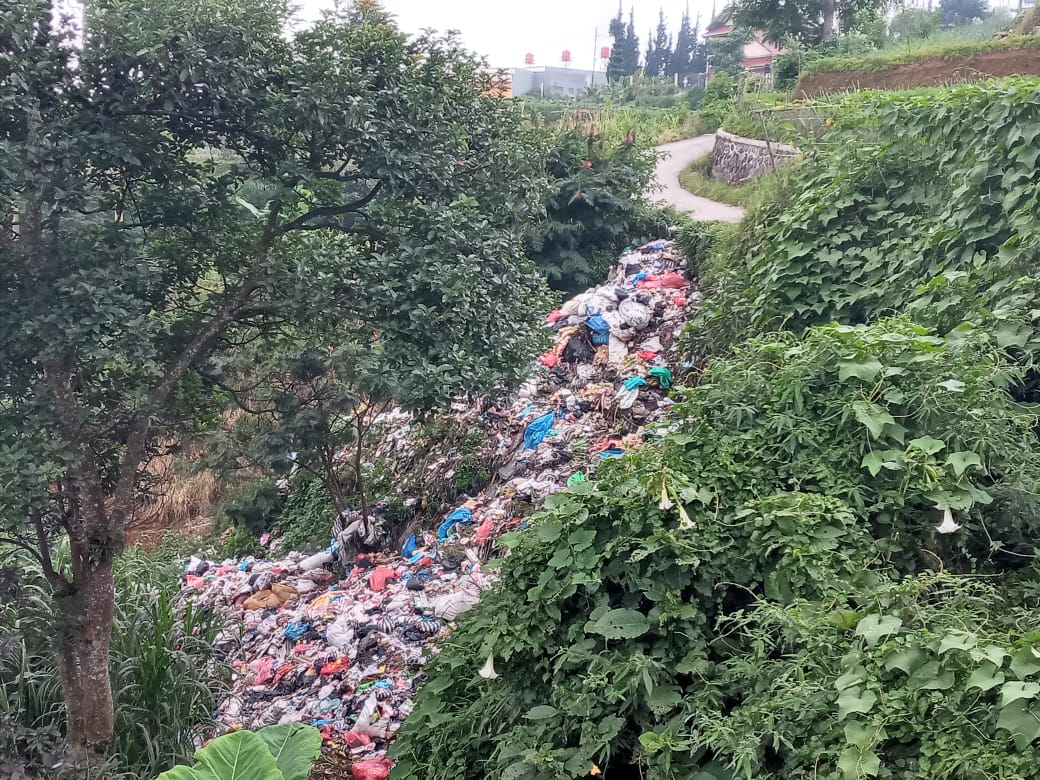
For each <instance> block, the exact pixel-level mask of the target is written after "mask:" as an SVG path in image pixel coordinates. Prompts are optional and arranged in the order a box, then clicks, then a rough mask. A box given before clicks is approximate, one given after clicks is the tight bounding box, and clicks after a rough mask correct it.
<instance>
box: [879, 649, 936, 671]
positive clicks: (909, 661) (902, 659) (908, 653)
mask: <svg viewBox="0 0 1040 780" xmlns="http://www.w3.org/2000/svg"><path fill="white" fill-rule="evenodd" d="M926 658H927V656H925V654H924V651H923V650H922V649H921V648H920V647H917V646H916V645H912V646H910V647H904V648H902V649H900V650H896V651H895V652H894V653H892V654H891V655H890V656H889V657H888V658H887V659H885V668H886V669H889V670H891V669H899V670H900V671H902V672H904V673H905V674H907V675H910V674H913V673H914V671H915V670H916V669H917V668H918V667H920V666H921V665H922V664H923V663H924V662H925V660H926Z"/></svg>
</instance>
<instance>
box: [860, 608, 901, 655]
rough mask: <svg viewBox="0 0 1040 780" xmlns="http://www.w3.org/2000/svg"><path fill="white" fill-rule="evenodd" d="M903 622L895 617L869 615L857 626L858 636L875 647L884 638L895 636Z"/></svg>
mask: <svg viewBox="0 0 1040 780" xmlns="http://www.w3.org/2000/svg"><path fill="white" fill-rule="evenodd" d="M902 625H903V621H902V620H900V619H899V618H897V617H895V616H894V615H867V616H866V617H865V618H863V619H862V620H861V621H859V624H858V625H857V626H856V636H861V637H863V638H864V639H865V640H866V641H867V644H868V645H870V646H871V647H873V646H874V645H876V644H877V643H878V642H879V641H880V640H881V637H883V636H888V635H889V634H894V633H895V632H896V631H898V630H899V628H900V627H901V626H902Z"/></svg>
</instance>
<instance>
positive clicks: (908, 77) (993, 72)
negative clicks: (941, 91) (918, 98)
mask: <svg viewBox="0 0 1040 780" xmlns="http://www.w3.org/2000/svg"><path fill="white" fill-rule="evenodd" d="M1002 76H1040V49H1014V50H1011V51H991V52H984V53H982V54H966V55H963V56H960V57H950V58H948V59H935V60H920V61H918V62H912V63H909V64H907V65H894V66H892V67H890V68H883V69H880V70H831V71H820V72H818V73H810V74H808V75H807V76H803V77H802V78H801V79H800V80H799V81H798V86H797V88H796V89H795V98H796V99H802V98H812V97H816V96H817V95H827V94H831V93H834V92H851V91H854V90H861V89H914V88H916V87H937V86H942V85H944V84H963V83H966V82H971V81H982V80H983V79H988V78H995V77H1002Z"/></svg>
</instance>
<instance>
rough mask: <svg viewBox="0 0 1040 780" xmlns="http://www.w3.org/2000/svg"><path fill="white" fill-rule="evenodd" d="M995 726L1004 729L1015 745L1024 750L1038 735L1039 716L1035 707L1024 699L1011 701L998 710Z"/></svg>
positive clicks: (1039, 727) (1039, 730) (1039, 732)
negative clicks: (998, 714)
mask: <svg viewBox="0 0 1040 780" xmlns="http://www.w3.org/2000/svg"><path fill="white" fill-rule="evenodd" d="M997 728H998V729H1005V730H1006V731H1007V732H1008V733H1009V734H1011V737H1012V738H1013V739H1014V740H1015V747H1017V748H1018V749H1019V750H1020V751H1025V750H1026V748H1028V747H1029V744H1030V743H1031V742H1032V741H1033V740H1034V739H1036V738H1037V737H1038V736H1040V717H1038V713H1037V711H1036V709H1035V708H1033V707H1030V706H1029V705H1028V704H1026V702H1025V701H1022V700H1018V701H1015V702H1012V703H1011V704H1009V705H1008V706H1007V707H1004V708H1003V709H1002V710H1001V711H1000V717H998V718H997Z"/></svg>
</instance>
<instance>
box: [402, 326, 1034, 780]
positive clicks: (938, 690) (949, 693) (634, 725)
mask: <svg viewBox="0 0 1040 780" xmlns="http://www.w3.org/2000/svg"><path fill="white" fill-rule="evenodd" d="M1008 378H1009V377H1008V369H1007V368H1006V367H1005V366H1003V365H1002V364H1001V362H1000V359H999V356H998V354H997V352H996V351H995V350H994V349H993V348H992V346H991V345H989V344H988V342H987V340H986V339H984V338H978V337H977V336H976V335H973V334H966V335H965V336H964V337H963V338H961V339H958V340H945V339H942V338H939V337H937V336H935V335H934V334H932V333H929V332H927V331H926V330H924V329H922V328H920V327H918V326H915V325H912V324H910V323H908V322H906V321H903V320H894V321H886V322H882V323H879V324H877V325H875V326H871V327H862V328H853V327H849V326H823V327H818V328H814V329H812V330H811V331H809V332H808V333H807V334H806V337H805V338H804V339H802V340H798V339H796V338H794V337H793V336H791V335H768V336H764V337H762V338H759V339H757V340H755V341H752V342H751V343H749V344H747V345H745V346H744V347H742V348H741V350H740V351H739V352H737V353H736V354H735V355H734V356H733V357H732V358H731V359H717V360H714V361H713V362H712V363H711V364H710V365H709V367H708V370H707V372H706V374H705V375H704V377H703V382H702V383H701V385H700V386H698V387H697V388H696V389H694V390H692V391H690V394H689V397H688V400H686V401H685V402H684V404H683V405H682V409H681V415H680V419H681V425H680V428H679V430H678V431H676V432H675V433H674V434H671V435H669V436H666V437H664V438H663V439H662V440H661V441H659V442H657V443H653V444H650V445H648V446H646V447H644V448H643V449H641V450H639V451H637V452H636V453H635V454H633V455H631V456H630V457H628V458H626V459H625V460H623V461H615V462H613V463H611V464H608V465H606V466H604V467H603V468H601V469H600V472H599V474H598V475H597V480H596V481H594V482H589V483H585V484H583V485H582V486H576V487H572V488H571V490H570V491H569V492H567V493H564V494H558V495H555V496H551V497H550V498H549V499H548V500H547V502H546V511H545V512H543V513H542V514H541V515H539V516H538V517H537V518H536V519H535V520H534V522H533V527H532V528H530V529H529V530H528V531H526V532H524V533H521V534H518V535H514V536H512V537H509V538H508V539H507V540H506V541H507V543H508V544H509V545H510V546H511V547H512V554H511V556H510V557H508V558H506V559H505V561H504V563H503V564H502V578H501V581H500V584H499V585H498V586H496V587H495V588H493V589H492V590H491V591H490V592H489V593H487V594H485V596H484V597H483V598H482V600H481V602H480V604H479V605H478V606H477V607H476V608H475V609H474V610H472V611H471V612H469V613H467V614H466V615H465V616H464V617H463V618H462V620H461V622H460V627H459V629H458V631H457V632H456V633H454V634H453V636H452V638H451V640H450V641H449V642H448V643H447V644H446V645H445V647H444V648H443V649H442V651H441V653H440V654H439V655H438V656H437V658H436V659H435V660H434V661H433V662H432V664H431V665H430V667H428V669H429V673H430V679H429V681H428V682H427V683H426V684H425V685H424V687H423V688H422V690H421V691H420V694H419V697H418V699H417V700H416V706H415V710H414V712H413V714H412V716H411V717H410V719H409V720H408V721H407V722H406V723H405V726H404V727H403V729H402V730H401V732H400V736H399V739H398V741H397V742H396V743H395V745H394V747H393V748H392V755H393V756H394V757H395V758H396V759H397V760H398V762H399V763H398V765H397V767H396V769H395V774H396V776H397V777H398V778H400V780H410V779H411V778H424V780H440V779H441V778H445V779H446V778H474V780H475V778H482V777H489V776H494V777H508V778H513V779H514V780H534V779H535V778H539V780H541V779H543V778H558V779H560V780H563V779H564V778H584V777H588V776H590V775H597V774H599V773H601V772H602V773H603V774H606V775H607V776H610V775H615V776H622V777H629V776H632V777H634V776H642V777H646V778H649V779H653V780H665V779H666V778H668V779H671V778H676V779H678V778H691V777H697V778H703V779H705V780H707V779H708V778H713V779H716V780H718V779H720V778H737V777H755V778H763V779H764V780H765V779H774V778H775V779H776V780H780V778H790V777H828V778H839V777H846V778H855V777H859V776H861V775H862V774H864V773H865V774H867V775H876V776H884V777H923V778H936V780H938V778H963V779H964V780H967V778H969V777H976V776H980V775H978V774H976V773H977V772H978V773H981V774H982V775H988V776H1013V775H1015V774H1016V773H1023V772H1024V773H1025V774H1028V773H1029V771H1030V770H1028V769H1026V767H1030V766H1032V765H1034V764H1035V762H1036V761H1037V760H1038V759H1040V751H1038V750H1037V749H1036V747H1035V746H1034V745H1033V744H1032V740H1033V738H1034V737H1035V736H1037V735H1038V731H1040V729H1038V728H1037V725H1036V723H1037V722H1036V721H1034V720H1032V718H1033V711H1034V709H1035V708H1036V701H1037V698H1038V697H1040V690H1038V688H1037V686H1036V685H1035V684H1032V683H1031V677H1032V676H1033V675H1035V674H1036V673H1037V672H1040V662H1038V661H1037V660H1036V656H1035V655H1034V650H1033V649H1032V648H1033V647H1034V646H1035V645H1036V642H1037V640H1036V637H1035V636H1034V635H1031V634H1028V633H1027V632H1028V631H1029V630H1030V629H1029V626H1031V625H1033V623H1034V622H1035V620H1036V618H1037V617H1040V613H1038V611H1037V610H1036V609H1035V607H1032V606H1019V605H1017V604H1016V601H1015V600H1014V599H1013V598H1005V593H1006V590H1005V589H1006V588H1008V587H1011V586H1012V585H1013V584H1014V583H1016V582H1017V581H1018V578H1019V577H1020V576H1023V575H1021V574H1020V573H1019V572H1020V571H1021V572H1028V571H1030V570H1029V569H1024V568H1022V567H1027V566H1029V559H1028V551H1029V550H1031V545H1032V542H1031V539H1032V538H1033V537H1034V535H1035V533H1036V531H1037V530H1038V528H1037V520H1036V516H1035V513H1034V508H1035V507H1034V505H1035V499H1034V498H1033V496H1034V495H1035V493H1034V486H1035V484H1036V479H1037V477H1038V476H1040V458H1038V456H1037V454H1036V453H1035V452H1034V442H1033V435H1032V432H1031V425H1032V424H1033V422H1034V417H1033V415H1032V414H1031V413H1028V412H1026V411H1024V410H1023V409H1021V408H1019V407H1018V406H1017V405H1015V404H1014V402H1012V401H1011V400H1010V398H1009V397H1008V396H1007V395H1006V394H1005V393H1004V392H1003V390H1002V389H1001V387H1000V386H999V383H1000V381H1007V380H1008ZM942 507H952V511H953V512H955V513H956V514H955V517H956V520H957V522H958V523H960V525H961V528H960V529H959V530H958V531H957V532H956V533H954V534H951V535H941V534H938V533H937V532H936V526H937V525H938V524H939V523H940V521H941V520H942V519H943V514H944V512H943V509H942ZM1023 554H1026V556H1027V557H1025V558H1023V557H1020V556H1022V555H1023ZM936 570H938V571H943V572H955V573H959V574H962V575H963V574H967V573H970V572H985V573H986V574H987V575H990V578H988V579H979V580H976V579H973V578H971V577H967V576H961V577H954V576H951V575H949V574H937V573H936ZM1033 577H1035V575H1032V574H1029V575H1026V577H1025V578H1026V580H1028V581H1029V582H1032V579H1030V578H1033ZM1016 587H1018V586H1016ZM1028 587H1034V586H1032V585H1029V586H1028ZM1032 603H1034V604H1035V600H1034V601H1033V602H1032ZM1009 661H1010V665H1009ZM478 670H482V671H481V673H480V674H478ZM482 677H483V679H482ZM979 683H981V685H980V684H979ZM1019 697H1022V698H1021V699H1019ZM1009 734H1010V735H1017V736H1016V747H1015V750H1014V751H1013V752H1012V751H1010V749H1009V747H1008V736H1009ZM938 746H942V748H941V749H940V748H939V747H938ZM864 767H866V769H864ZM1003 772H1010V773H1011V774H1010V775H1002V773H1003Z"/></svg>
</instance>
